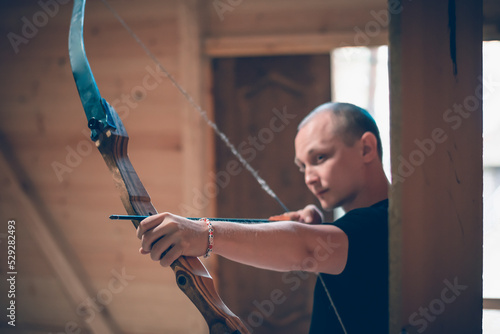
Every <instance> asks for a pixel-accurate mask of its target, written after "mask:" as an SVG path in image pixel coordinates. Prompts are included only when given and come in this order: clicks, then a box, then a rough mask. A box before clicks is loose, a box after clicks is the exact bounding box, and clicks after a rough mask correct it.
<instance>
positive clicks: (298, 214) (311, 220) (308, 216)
mask: <svg viewBox="0 0 500 334" xmlns="http://www.w3.org/2000/svg"><path fill="white" fill-rule="evenodd" d="M269 220H293V221H297V222H301V223H306V224H321V223H322V222H323V213H322V212H321V211H320V209H318V207H317V206H316V205H313V204H309V205H308V206H306V207H305V208H303V209H302V210H298V211H291V212H286V213H284V214H282V215H279V216H272V217H270V218H269Z"/></svg>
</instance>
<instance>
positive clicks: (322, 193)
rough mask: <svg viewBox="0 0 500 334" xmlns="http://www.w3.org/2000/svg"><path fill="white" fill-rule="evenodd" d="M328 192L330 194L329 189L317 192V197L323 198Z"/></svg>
mask: <svg viewBox="0 0 500 334" xmlns="http://www.w3.org/2000/svg"><path fill="white" fill-rule="evenodd" d="M327 192H328V189H323V190H320V191H318V192H316V197H321V196H323V195H324V194H326V193H327Z"/></svg>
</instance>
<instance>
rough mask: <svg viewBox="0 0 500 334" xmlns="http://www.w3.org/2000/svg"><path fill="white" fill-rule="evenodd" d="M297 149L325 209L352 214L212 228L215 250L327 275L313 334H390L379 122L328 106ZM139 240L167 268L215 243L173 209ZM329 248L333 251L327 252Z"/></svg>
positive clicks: (318, 291)
mask: <svg viewBox="0 0 500 334" xmlns="http://www.w3.org/2000/svg"><path fill="white" fill-rule="evenodd" d="M295 153H296V155H295V163H296V164H297V165H298V167H299V169H300V170H301V171H302V172H303V173H304V177H305V182H306V184H307V186H308V188H309V189H310V190H311V192H312V193H313V194H314V195H315V196H316V197H317V198H318V200H319V202H320V203H321V206H322V207H323V209H325V210H332V209H334V208H337V207H341V208H342V209H343V210H344V211H345V212H346V214H345V215H344V216H343V217H341V218H339V219H338V220H336V221H335V222H334V223H323V224H322V217H321V214H320V213H319V211H318V210H316V208H315V207H314V206H307V207H305V208H304V209H303V210H300V211H296V212H292V213H289V214H288V216H287V217H288V219H289V221H280V222H275V223H272V224H256V225H246V224H245V225H244V224H237V223H227V222H212V223H211V224H212V226H213V230H214V232H213V240H212V241H213V248H212V249H211V250H210V251H212V250H213V252H214V253H217V254H219V255H221V256H224V257H226V258H228V259H231V260H234V261H237V262H241V263H245V264H248V265H252V266H255V267H259V268H265V269H271V270H277V271H291V270H298V269H299V270H304V271H314V272H318V273H322V274H321V277H322V278H323V281H324V282H325V284H326V289H325V288H324V287H323V285H322V284H321V283H320V281H319V280H318V282H317V283H316V288H315V292H314V306H313V315H312V320H311V328H310V333H387V331H388V330H387V328H388V227H387V225H388V213H387V210H388V202H387V195H388V187H389V183H388V180H387V178H386V176H385V173H384V171H383V168H382V147H381V142H380V135H379V131H378V128H377V126H376V124H375V121H374V120H373V118H372V117H371V116H370V115H369V114H368V113H367V112H366V111H365V110H364V109H361V108H359V107H357V106H354V105H352V104H347V103H327V104H324V105H321V106H319V107H318V108H316V109H315V110H313V111H312V112H311V113H310V114H309V115H308V116H307V117H306V118H305V119H304V120H303V121H302V122H301V124H300V125H299V128H298V133H297V136H296V138H295ZM137 235H138V237H139V238H140V239H142V248H141V252H142V253H143V254H150V256H151V258H152V259H153V260H155V261H160V263H161V265H163V266H169V265H170V264H171V263H172V262H173V261H174V260H175V259H177V258H178V257H179V256H181V255H184V256H201V255H204V254H206V253H207V254H209V253H210V251H208V249H207V245H208V244H211V243H212V242H209V241H208V240H209V239H208V235H209V229H208V227H207V225H206V224H205V223H204V222H197V221H190V220H187V219H185V218H182V217H179V216H175V215H172V214H169V213H162V214H159V215H155V216H151V217H148V218H147V219H145V220H144V221H142V222H141V224H140V226H139V228H138V232H137ZM325 243H326V244H328V245H331V247H332V248H333V250H331V249H330V250H329V251H325V250H324V249H323V250H322V249H320V248H319V245H324V244H325ZM167 250H168V251H167ZM310 258H313V259H315V260H316V261H315V262H314V267H313V268H311V267H310V266H308V264H310V263H311V261H307V259H310ZM329 296H330V297H329ZM330 298H331V300H330ZM337 312H338V316H337V315H336V313H337Z"/></svg>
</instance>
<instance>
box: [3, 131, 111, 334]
mask: <svg viewBox="0 0 500 334" xmlns="http://www.w3.org/2000/svg"><path fill="white" fill-rule="evenodd" d="M0 139H1V140H0V142H1V145H0V170H1V171H2V177H3V178H4V179H5V180H8V182H6V183H5V184H7V185H8V186H7V187H6V188H7V189H3V190H4V191H8V193H9V194H10V196H11V197H12V198H15V199H16V204H17V206H18V209H17V210H16V211H15V212H22V213H23V218H24V219H23V221H22V224H24V225H25V227H26V229H27V230H29V231H30V233H31V237H32V238H33V240H35V241H36V242H37V244H38V246H39V249H40V252H41V253H42V254H43V255H44V257H45V258H46V260H47V262H48V263H50V265H51V266H52V269H53V270H54V272H55V274H56V276H57V278H58V280H59V283H60V285H61V286H62V287H63V289H64V290H65V292H66V295H67V296H68V297H69V299H70V302H71V304H72V305H74V306H75V309H76V308H77V306H78V305H79V304H80V303H81V302H82V300H91V296H92V295H94V296H95V293H91V292H92V291H90V289H89V288H88V287H87V286H86V284H85V283H84V282H83V281H82V280H81V278H80V277H79V275H78V274H77V270H75V268H74V266H75V262H76V260H75V259H71V260H70V259H69V258H68V257H67V255H66V253H67V252H66V251H65V249H66V248H65V247H63V246H61V244H62V243H63V242H62V240H59V237H57V236H56V235H54V233H52V232H51V228H49V227H48V224H47V222H46V221H45V219H44V217H43V216H44V215H43V213H41V212H40V210H39V209H38V207H37V204H36V202H37V201H36V200H35V199H33V198H32V193H30V192H29V191H27V190H26V188H27V185H30V184H31V181H30V180H28V179H26V176H24V173H23V172H22V168H21V166H20V165H19V163H18V162H17V159H16V158H15V156H14V155H13V154H12V151H11V149H10V148H9V147H8V144H7V143H6V140H5V137H4V136H3V135H2V134H0ZM28 188H29V186H28ZM19 223H20V222H19ZM81 325H82V326H83V327H84V328H86V327H89V328H90V330H91V331H92V332H94V333H104V334H108V333H109V334H112V333H116V330H117V328H116V327H117V326H116V325H115V324H114V321H113V319H112V318H111V317H110V316H109V312H104V310H103V311H102V312H95V317H94V319H93V320H92V321H89V322H86V325H83V322H82V324H81Z"/></svg>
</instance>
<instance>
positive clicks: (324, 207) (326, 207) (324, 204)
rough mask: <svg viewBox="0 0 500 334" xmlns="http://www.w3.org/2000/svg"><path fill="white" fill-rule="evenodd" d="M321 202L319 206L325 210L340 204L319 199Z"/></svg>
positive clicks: (332, 208) (330, 209)
mask: <svg viewBox="0 0 500 334" xmlns="http://www.w3.org/2000/svg"><path fill="white" fill-rule="evenodd" d="M319 203H320V204H321V208H322V209H323V210H325V211H333V210H334V209H336V208H338V207H339V206H340V205H339V204H338V203H330V202H327V201H321V200H320V201H319Z"/></svg>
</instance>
